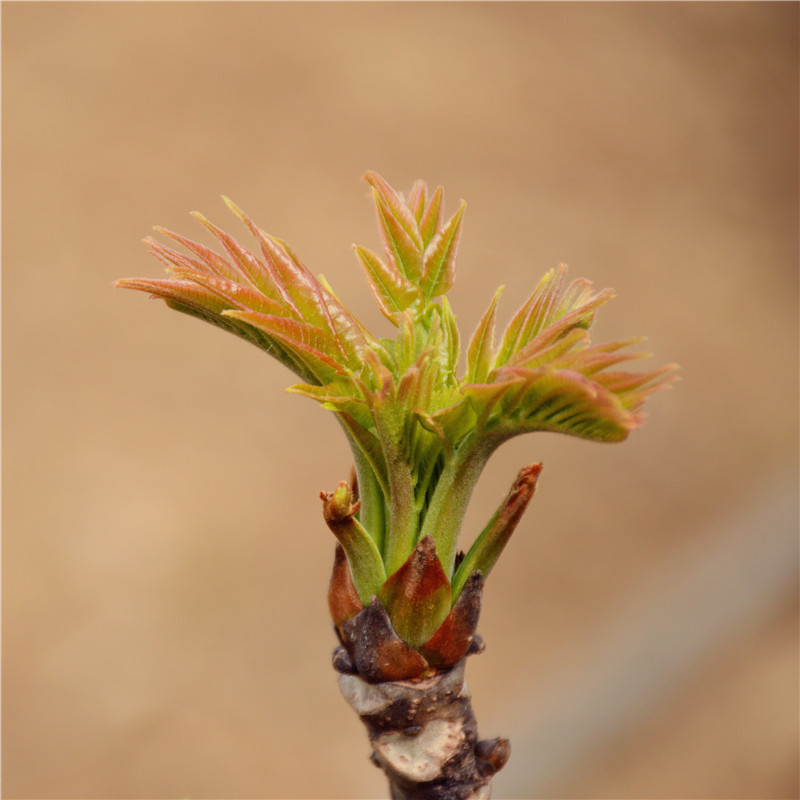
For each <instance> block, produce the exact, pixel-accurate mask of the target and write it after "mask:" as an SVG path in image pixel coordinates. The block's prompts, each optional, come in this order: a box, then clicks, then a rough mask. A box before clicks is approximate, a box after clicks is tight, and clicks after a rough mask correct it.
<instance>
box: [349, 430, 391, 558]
mask: <svg viewBox="0 0 800 800" xmlns="http://www.w3.org/2000/svg"><path fill="white" fill-rule="evenodd" d="M347 438H348V439H350V446H351V449H352V451H353V462H354V463H355V467H356V478H357V480H358V498H359V500H361V508H360V510H359V513H358V519H359V522H360V523H361V524H362V525H363V526H364V528H365V529H366V531H367V533H369V535H370V536H371V537H372V539H373V541H374V542H375V545H376V547H377V548H378V551H379V552H381V553H382V552H383V546H384V540H385V538H386V498H385V496H384V493H383V489H382V488H381V485H380V481H378V478H377V476H376V475H375V470H373V469H372V466H371V464H370V463H369V460H368V459H367V458H366V456H365V455H364V452H363V451H362V450H361V448H360V447H359V446H358V445H357V444H356V443H355V442H354V441H353V440H352V438H351V437H350V435H349V433H348V437H347Z"/></svg>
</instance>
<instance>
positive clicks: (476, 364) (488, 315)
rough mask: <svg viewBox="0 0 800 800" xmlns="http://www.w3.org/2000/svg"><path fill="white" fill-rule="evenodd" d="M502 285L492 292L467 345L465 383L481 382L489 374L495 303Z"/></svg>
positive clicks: (492, 354) (492, 349)
mask: <svg viewBox="0 0 800 800" xmlns="http://www.w3.org/2000/svg"><path fill="white" fill-rule="evenodd" d="M503 288H504V287H502V286H501V287H499V288H498V290H497V291H496V292H495V293H494V297H493V298H492V302H491V303H489V308H487V309H486V311H485V312H484V314H483V316H482V317H481V319H480V321H479V322H478V327H477V328H476V329H475V333H473V334H472V338H471V339H470V342H469V346H468V347H467V374H466V376H465V381H466V382H467V383H483V382H484V381H485V380H486V378H487V376H488V375H489V370H491V368H492V365H493V361H494V334H495V322H494V320H495V315H496V313H497V303H498V301H499V300H500V295H501V294H502V293H503Z"/></svg>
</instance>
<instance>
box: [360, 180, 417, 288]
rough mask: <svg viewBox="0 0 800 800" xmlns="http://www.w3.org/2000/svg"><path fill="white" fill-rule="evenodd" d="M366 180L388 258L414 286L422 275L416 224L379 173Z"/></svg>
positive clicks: (406, 207) (404, 205) (401, 201)
mask: <svg viewBox="0 0 800 800" xmlns="http://www.w3.org/2000/svg"><path fill="white" fill-rule="evenodd" d="M364 179H365V180H366V181H367V183H369V184H370V186H372V192H373V198H374V200H375V207H376V209H377V212H378V221H379V222H380V226H381V238H382V240H383V245H384V248H385V250H386V253H387V255H388V256H389V258H390V259H391V260H392V261H393V262H394V264H395V266H396V267H397V268H398V269H399V270H400V271H401V272H402V273H403V274H404V275H405V277H407V278H408V279H409V280H411V281H412V282H413V283H416V282H417V281H418V280H419V278H420V275H421V272H422V239H421V238H420V235H419V229H418V227H417V221H416V220H415V219H414V215H413V214H412V212H411V209H409V207H408V206H407V205H406V203H405V202H404V201H403V199H402V198H401V197H400V196H399V195H398V194H397V192H395V191H394V189H392V188H391V186H389V184H388V183H386V181H385V180H384V179H383V178H382V177H381V176H380V175H378V174H377V173H376V172H368V173H367V174H366V175H365V176H364Z"/></svg>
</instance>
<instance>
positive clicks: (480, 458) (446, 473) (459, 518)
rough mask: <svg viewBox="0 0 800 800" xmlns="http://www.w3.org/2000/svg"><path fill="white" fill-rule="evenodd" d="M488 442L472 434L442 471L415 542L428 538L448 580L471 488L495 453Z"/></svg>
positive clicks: (489, 441) (492, 446)
mask: <svg viewBox="0 0 800 800" xmlns="http://www.w3.org/2000/svg"><path fill="white" fill-rule="evenodd" d="M496 446H497V445H496V444H494V443H493V442H492V441H491V440H490V439H488V438H486V436H485V434H484V435H483V436H478V435H477V434H476V433H472V434H470V435H469V436H467V437H466V439H465V440H464V441H463V442H462V444H461V445H460V446H459V447H458V449H457V450H456V453H455V457H454V458H452V459H451V460H450V461H449V462H448V463H447V465H446V466H445V468H444V470H443V471H442V474H441V476H440V477H439V481H438V483H437V485H436V489H435V491H434V493H433V497H432V498H431V502H430V505H429V506H428V511H427V514H426V515H425V521H424V522H423V524H422V530H421V531H420V536H419V538H420V539H422V538H423V537H424V536H428V535H430V536H432V537H433V540H434V541H435V542H436V552H437V553H438V555H439V560H440V561H441V562H442V566H443V567H444V571H445V573H446V574H447V576H448V578H450V577H452V574H453V565H454V563H455V557H456V545H457V543H458V534H459V532H460V530H461V524H462V523H463V521H464V514H465V513H466V511H467V505H468V504H469V500H470V497H471V496H472V492H473V491H474V489H475V484H476V483H477V482H478V478H479V477H480V474H481V472H482V471H483V468H484V466H485V465H486V462H487V461H488V460H489V456H490V455H491V454H492V453H493V452H494V450H495V449H496Z"/></svg>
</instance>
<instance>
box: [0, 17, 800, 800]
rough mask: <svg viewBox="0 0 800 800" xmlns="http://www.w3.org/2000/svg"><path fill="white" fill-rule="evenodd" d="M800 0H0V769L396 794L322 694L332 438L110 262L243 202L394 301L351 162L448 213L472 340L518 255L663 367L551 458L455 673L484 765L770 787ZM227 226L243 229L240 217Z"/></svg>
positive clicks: (476, 509) (350, 286) (227, 348)
mask: <svg viewBox="0 0 800 800" xmlns="http://www.w3.org/2000/svg"><path fill="white" fill-rule="evenodd" d="M797 23H798V6H797V4H795V3H777V4H775V3H734V4H727V3H710V4H693V3H676V4H659V3H652V4H651V3H643V4H636V3H633V4H619V5H617V4H611V5H608V4H602V3H597V4H577V3H576V4H573V3H567V4H539V3H536V4H526V3H514V4H499V3H496V4H482V3H475V4H459V3H447V4H417V3H409V4H405V3H404V4H375V5H369V4H338V3H330V4H305V3H303V4H261V3H243V4H233V3H232V4H219V3H176V4H166V3H165V4H161V3H142V4H138V3H120V4H106V3H86V4H72V3H31V4H27V3H4V4H3V6H2V48H3V49H2V57H3V64H2V66H3V72H2V75H3V87H2V88H3V122H4V127H3V145H4V149H3V176H2V177H3V200H4V203H3V234H4V236H3V250H2V256H3V322H4V326H3V333H4V334H5V335H4V337H3V390H4V391H3V399H4V416H3V422H4V426H3V434H4V435H3V456H4V459H3V460H4V464H3V465H4V467H5V469H4V483H3V628H2V632H3V664H2V666H3V685H2V688H3V696H2V701H3V729H2V744H3V753H2V756H3V764H2V766H3V794H4V796H5V797H7V798H23V797H25V798H55V797H60V798H99V797H105V798H150V797H164V798H178V797H184V798H186V797H193V798H208V797H230V798H255V797H265V798H267V797H268V798H279V797H284V798H369V797H380V796H385V795H384V793H385V788H384V783H383V780H382V776H381V775H380V773H379V772H378V771H377V770H376V769H374V768H373V767H372V766H370V764H369V763H368V762H367V755H368V752H369V749H368V746H367V742H366V740H365V734H364V731H363V730H362V728H361V726H360V723H359V722H358V721H357V719H356V718H355V717H354V716H353V715H352V713H351V711H350V709H349V708H347V707H346V705H345V703H344V701H343V700H342V699H341V697H340V696H339V695H338V690H337V688H336V683H335V678H334V674H333V672H332V670H331V668H330V664H329V656H330V651H331V650H332V648H333V646H334V638H333V635H332V633H331V631H330V627H329V622H328V618H327V612H326V605H325V591H326V583H327V578H328V574H329V569H330V565H331V559H332V552H333V546H332V537H331V536H330V534H329V533H328V532H327V531H326V530H325V529H324V525H323V523H322V520H321V516H320V508H319V502H318V499H317V494H318V491H319V490H320V489H330V488H332V487H333V486H335V485H336V483H337V482H338V481H339V480H340V479H341V478H343V477H345V476H346V475H347V473H348V469H349V458H348V452H347V449H346V445H345V442H344V439H343V437H342V436H341V435H340V434H339V432H338V429H337V426H336V425H335V423H334V422H333V420H332V419H331V418H329V416H328V415H327V414H325V413H324V412H321V411H320V410H319V409H318V408H317V407H316V406H315V405H314V404H313V403H311V402H308V401H305V400H303V399H301V398H297V397H293V396H289V395H286V394H285V393H283V392H282V389H283V388H284V387H285V386H287V385H289V383H291V382H292V376H291V375H290V374H289V373H288V372H286V371H284V370H283V369H282V368H281V367H279V365H277V364H276V363H274V362H271V361H270V360H269V359H268V358H267V357H266V356H265V355H264V354H262V353H261V352H260V351H258V350H256V349H255V348H252V347H249V346H247V345H246V344H245V343H243V342H242V341H240V340H237V339H235V338H234V337H230V336H227V335H225V334H223V333H222V332H220V331H217V330H215V329H213V328H211V327H210V326H203V325H202V324H201V323H199V322H197V321H195V320H190V319H188V318H186V317H182V316H180V315H178V314H175V313H174V312H171V311H169V310H167V309H166V308H165V307H164V306H163V305H162V304H159V303H148V302H147V301H146V300H145V298H144V297H142V296H139V295H135V294H133V293H123V292H118V291H114V290H112V289H111V287H110V283H111V281H112V280H114V279H116V278H118V277H123V276H132V275H150V276H158V275H160V274H162V273H161V268H160V266H159V265H158V264H157V263H156V262H155V261H152V260H150V259H148V258H147V257H146V256H145V253H144V248H143V247H142V246H141V244H140V241H139V240H140V239H141V238H142V237H143V236H145V235H146V234H148V233H149V231H150V226H151V225H153V224H156V223H158V224H162V225H165V226H167V227H170V228H173V229H176V230H180V231H182V232H184V233H189V234H191V235H193V236H196V237H197V238H201V239H203V238H204V234H203V231H202V230H201V228H200V226H199V225H198V224H197V223H195V222H194V221H193V220H192V219H191V218H190V217H189V216H188V212H189V211H190V210H192V209H195V208H197V209H200V210H202V211H204V212H205V213H206V214H207V215H209V216H210V217H211V218H212V219H213V220H215V221H216V222H218V223H220V224H223V225H224V226H225V227H227V228H228V229H229V230H232V231H234V232H242V231H241V229H240V227H239V226H238V223H237V221H236V220H235V219H234V218H233V217H232V216H231V215H229V214H228V212H227V211H226V209H225V207H224V206H223V204H222V203H221V201H220V199H219V195H220V194H222V193H225V194H228V195H230V196H231V197H233V198H234V199H235V200H236V202H237V203H239V204H240V205H241V206H242V207H243V208H244V209H246V210H247V211H248V213H250V214H251V215H252V216H253V217H254V218H255V219H256V220H258V221H259V223H260V224H261V225H262V226H263V227H265V228H266V229H267V230H269V231H270V232H271V233H274V234H276V235H278V236H281V237H282V238H285V239H286V240H288V241H289V242H290V243H291V244H292V246H293V247H294V248H295V249H296V250H297V251H298V252H299V253H300V255H301V257H302V258H303V259H304V260H305V261H306V263H307V264H308V265H309V266H311V268H312V269H313V270H314V271H315V272H323V273H324V274H325V275H326V276H327V277H328V279H329V280H330V281H331V282H332V283H333V285H334V286H335V287H337V288H338V291H339V293H340V294H341V296H342V297H343V299H345V301H346V302H347V303H348V304H349V305H350V307H351V308H352V310H353V311H354V312H355V313H357V314H358V315H359V316H361V317H362V318H363V319H365V321H366V322H367V323H368V324H370V325H371V326H373V327H375V328H378V329H379V330H380V331H382V332H383V335H386V328H385V327H384V323H383V321H382V318H381V317H380V315H379V314H378V312H377V311H376V310H375V307H374V304H373V302H372V300H371V298H370V297H369V295H368V291H367V289H366V287H365V285H364V283H363V281H362V278H361V275H360V272H359V268H358V267H357V264H356V261H355V258H354V256H353V254H352V252H351V249H350V245H351V242H354V241H355V242H358V243H361V244H365V245H367V246H370V247H375V246H377V243H378V238H377V232H376V229H375V224H374V219H373V211H372V209H371V206H370V202H369V199H368V192H367V187H366V185H365V184H363V183H361V182H360V181H359V178H360V176H361V175H362V174H363V172H364V171H365V170H367V169H376V170H378V171H380V172H381V173H382V174H383V175H384V176H385V177H386V178H387V179H388V180H389V181H390V182H392V183H393V184H394V185H396V186H398V187H400V188H408V187H409V186H410V185H411V183H412V182H413V180H414V179H415V178H417V177H424V178H425V179H426V180H428V181H429V183H431V184H433V185H436V184H440V183H441V184H443V185H444V186H445V189H446V191H447V198H448V200H449V203H448V208H450V209H454V208H455V204H456V202H457V200H458V199H459V198H462V197H463V198H465V199H466V200H467V201H468V204H469V207H468V211H467V221H466V228H465V234H464V238H463V240H462V248H461V259H460V279H459V281H458V282H457V284H456V287H455V288H454V290H453V292H452V295H451V300H452V303H453V305H454V307H455V309H456V312H457V313H458V314H459V317H460V320H461V325H462V328H463V329H464V330H465V332H466V333H467V334H468V333H469V332H470V331H471V330H472V328H473V326H474V324H475V322H476V320H477V318H478V316H479V314H480V313H481V312H482V310H483V308H484V307H485V305H486V303H487V302H488V299H489V297H490V296H491V293H492V291H493V290H494V288H495V286H496V285H497V284H499V283H503V284H505V285H506V287H507V288H506V294H505V295H504V299H503V303H502V307H501V312H502V317H503V320H504V321H505V320H507V319H508V318H509V316H510V314H511V312H512V311H513V310H514V309H515V308H516V306H517V305H518V304H519V303H520V302H521V301H522V299H523V297H524V296H526V295H527V293H528V292H529V291H530V289H531V288H532V287H533V286H534V285H535V283H536V281H537V280H538V278H539V276H540V275H541V273H542V272H544V271H545V270H546V269H548V268H550V267H553V266H555V265H556V264H557V263H559V262H561V261H565V262H567V263H569V264H570V267H571V271H572V274H573V275H575V276H578V275H585V276H587V277H589V278H590V279H592V280H593V281H594V282H595V283H596V284H598V285H600V286H613V287H615V288H616V289H617V291H618V298H617V299H616V300H614V301H613V302H612V303H611V304H610V305H609V306H608V307H606V308H605V309H604V310H603V311H602V312H601V315H600V317H599V320H598V323H597V326H596V336H597V337H603V338H611V337H623V336H629V335H635V334H640V333H646V334H647V335H648V336H649V339H650V341H649V345H648V347H649V348H651V349H652V350H653V351H654V352H655V353H656V358H655V360H654V361H653V362H652V363H653V364H654V365H656V364H659V363H666V362H668V361H677V362H679V363H681V365H682V367H683V369H682V379H683V380H682V382H681V383H680V384H678V385H677V387H676V388H675V390H674V391H671V392H668V393H664V394H661V395H658V396H657V397H655V398H654V399H653V400H652V402H651V403H650V411H651V413H652V417H651V419H650V421H649V422H648V424H647V425H646V426H645V428H644V429H643V430H642V431H640V432H637V433H636V434H635V435H634V436H632V437H631V439H630V441H629V442H627V443H626V444H624V445H621V446H619V445H615V446H602V445H596V444H590V443H585V442H580V441H572V440H568V439H566V438H558V437H552V436H545V435H539V436H532V437H527V438H522V439H518V440H516V441H514V442H512V443H510V444H509V445H507V446H506V447H505V449H504V450H502V451H501V452H500V453H499V454H498V455H497V456H496V458H495V461H494V462H493V464H492V465H491V467H490V468H489V469H488V471H487V473H486V475H485V477H484V480H483V482H482V484H481V486H480V488H479V491H478V492H477V494H476V496H475V500H474V503H473V506H472V508H471V510H470V514H469V519H468V522H467V526H466V529H465V536H466V537H467V538H469V536H470V535H474V532H475V531H476V530H477V529H479V526H480V525H481V524H482V522H483V521H484V520H485V518H486V517H487V516H488V515H489V514H490V513H491V512H492V511H493V509H494V507H495V505H496V503H497V502H498V500H499V499H500V498H501V497H502V495H503V494H504V492H505V490H506V489H507V486H508V484H509V483H510V481H511V480H512V478H513V477H514V475H515V473H516V470H517V469H518V468H519V467H520V466H521V465H523V464H526V463H530V462H531V461H534V460H538V459H542V460H544V462H545V472H544V475H543V479H542V481H541V484H540V490H539V493H538V494H537V497H536V499H535V501H534V503H533V505H532V507H531V508H530V510H529V512H528V514H527V517H526V518H525V520H524V521H523V523H522V524H521V526H520V527H519V529H518V530H517V533H516V534H515V537H514V539H513V540H512V542H511V544H510V546H509V550H508V553H507V555H506V556H505V557H504V559H503V560H501V562H500V565H499V566H498V568H497V570H496V572H495V573H494V574H493V576H492V580H491V581H490V582H489V584H488V587H487V591H486V594H485V603H484V616H483V619H482V622H481V630H482V633H483V636H484V637H485V639H486V640H487V642H488V650H487V652H486V654H485V655H482V656H481V657H480V658H476V659H474V660H473V661H472V663H471V664H470V667H469V676H470V686H471V688H472V691H473V694H474V696H475V704H476V711H477V714H478V719H479V722H480V724H481V730H482V733H483V735H485V736H495V735H508V736H510V737H511V739H512V743H513V748H514V749H513V753H512V758H511V761H510V763H509V765H508V767H507V769H506V770H505V771H504V772H503V773H501V774H500V775H499V776H498V778H497V779H496V782H495V796H496V797H497V798H514V797H525V798H528V797H545V796H546V797H553V798H566V797H582V798H601V797H615V798H667V797H669V798H738V797H742V798H743V797H750V798H753V797H758V798H796V797H797V796H798V674H797V667H798V649H797V645H798V642H797V636H798V628H797V599H798V598H797V536H796V530H797V529H796V523H797V483H796V466H797V452H796V450H797V371H796V365H797V246H798V242H797V210H798V209H797V152H798V151H797V144H798V143H797V122H798V119H797V113H798V106H797V103H798V100H797ZM245 238H246V237H245V235H244V233H243V232H242V239H243V241H244V240H245Z"/></svg>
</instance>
